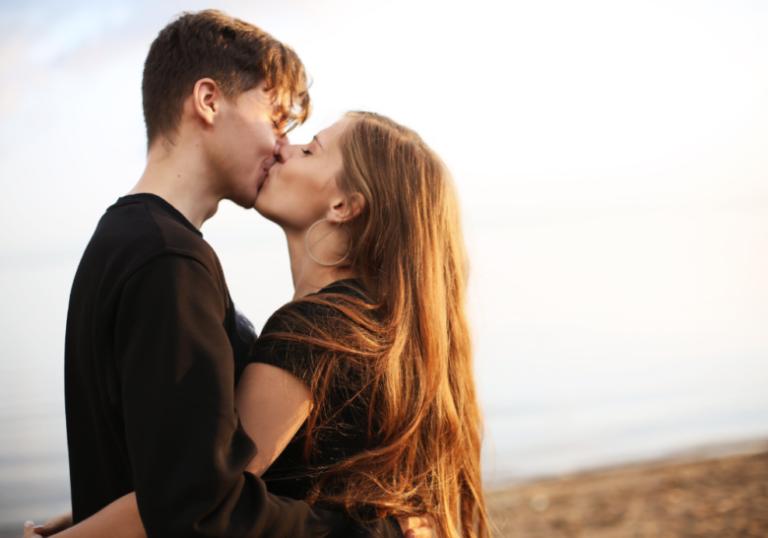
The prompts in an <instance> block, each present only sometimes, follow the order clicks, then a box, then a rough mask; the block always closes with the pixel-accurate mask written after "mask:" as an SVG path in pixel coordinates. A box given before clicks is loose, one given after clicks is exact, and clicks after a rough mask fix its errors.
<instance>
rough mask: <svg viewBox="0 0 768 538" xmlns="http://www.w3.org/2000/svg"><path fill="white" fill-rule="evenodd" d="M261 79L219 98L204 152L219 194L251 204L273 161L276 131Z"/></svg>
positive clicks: (244, 205)
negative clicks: (231, 94)
mask: <svg viewBox="0 0 768 538" xmlns="http://www.w3.org/2000/svg"><path fill="white" fill-rule="evenodd" d="M264 87H265V84H264V83H261V84H259V85H258V86H256V87H255V88H253V89H251V90H248V91H246V92H243V93H241V94H240V95H239V96H237V97H236V98H234V99H231V100H230V99H222V100H221V101H220V102H219V103H220V109H219V114H218V117H217V119H216V122H215V124H214V128H213V131H212V132H211V133H210V137H209V138H208V140H207V141H206V146H207V147H206V152H207V154H208V157H209V162H210V163H211V166H212V172H213V174H214V176H215V181H214V188H215V189H217V191H218V192H217V194H219V195H220V196H221V198H224V199H229V200H232V201H233V202H235V203H236V204H237V205H239V206H242V207H247V208H250V207H253V204H254V202H255V201H256V195H257V194H258V192H259V188H260V187H261V184H262V183H263V182H264V179H266V177H267V174H268V172H269V169H270V167H271V166H272V165H273V164H274V162H275V144H276V142H277V137H278V136H279V133H276V130H275V124H274V121H273V120H274V109H273V105H272V99H271V95H270V94H269V93H268V92H266V91H265V90H264Z"/></svg>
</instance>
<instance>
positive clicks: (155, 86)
mask: <svg viewBox="0 0 768 538" xmlns="http://www.w3.org/2000/svg"><path fill="white" fill-rule="evenodd" d="M206 77H209V78H211V79H213V80H214V81H216V84H218V85H219V88H220V89H221V91H222V93H223V94H224V95H225V96H226V97H227V98H229V99H232V98H235V97H237V96H238V95H240V94H241V93H243V92H245V91H248V90H250V89H252V88H255V87H256V86H257V85H258V84H259V83H261V82H262V81H265V82H266V85H267V89H268V90H269V91H271V92H272V94H273V98H274V105H275V122H276V125H277V128H278V129H280V130H281V131H283V132H287V131H289V130H290V129H292V128H293V127H295V126H296V125H300V124H301V123H303V122H304V121H306V119H307V117H308V116H309V112H310V103H309V92H308V84H307V75H306V72H305V71H304V65H303V64H302V63H301V60H300V59H299V57H298V56H297V55H296V52H295V51H294V50H293V49H292V48H291V47H289V46H288V45H284V44H283V43H281V42H280V41H278V40H277V39H275V38H274V37H272V36H271V35H269V34H268V33H266V32H265V31H264V30H262V29H261V28H258V27H256V26H254V25H252V24H249V23H247V22H244V21H241V20H239V19H235V18H233V17H230V16H229V15H227V14H225V13H222V12H221V11H217V10H212V9H211V10H206V11H199V12H195V13H184V14H182V15H181V16H180V17H179V18H177V19H176V20H174V21H172V22H171V23H170V24H168V26H166V27H165V28H163V30H162V31H161V32H160V34H158V36H157V38H156V39H155V41H154V42H153V43H152V46H151V47H150V49H149V55H147V61H146V62H145V63H144V79H143V80H142V84H141V90H142V97H143V102H144V121H145V123H146V125H147V144H148V145H152V142H153V141H154V140H155V139H156V138H157V137H158V136H165V137H166V138H168V139H169V140H170V141H171V142H172V141H173V138H174V136H175V134H176V133H177V130H178V127H179V121H180V119H181V112H182V108H183V105H184V101H185V99H186V98H187V96H188V95H189V94H190V93H191V92H192V90H193V89H194V87H195V83H196V82H197V81H198V80H200V79H201V78H206Z"/></svg>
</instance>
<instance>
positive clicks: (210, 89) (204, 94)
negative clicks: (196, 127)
mask: <svg viewBox="0 0 768 538" xmlns="http://www.w3.org/2000/svg"><path fill="white" fill-rule="evenodd" d="M221 99H222V95H221V91H220V90H219V85H218V84H216V81H214V80H213V79H211V78H201V79H200V80H198V81H197V82H196V83H195V88H194V90H192V106H193V108H194V110H195V113H196V114H197V115H198V116H199V117H200V119H202V120H203V121H204V122H205V123H206V124H208V125H213V121H214V118H215V117H216V113H217V112H219V107H220V106H221V104H220V102H221Z"/></svg>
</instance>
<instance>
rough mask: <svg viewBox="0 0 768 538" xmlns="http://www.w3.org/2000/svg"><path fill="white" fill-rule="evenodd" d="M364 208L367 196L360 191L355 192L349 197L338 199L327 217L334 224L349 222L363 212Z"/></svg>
mask: <svg viewBox="0 0 768 538" xmlns="http://www.w3.org/2000/svg"><path fill="white" fill-rule="evenodd" d="M364 208H365V198H363V195H362V194H360V193H359V192H355V193H353V194H351V195H350V196H348V197H343V198H339V199H337V200H336V201H335V203H334V204H333V206H331V209H330V210H329V211H328V216H327V217H326V218H327V219H328V222H331V223H333V224H341V223H344V222H349V221H350V220H352V219H354V218H355V217H357V216H358V215H359V214H360V213H362V212H363V209H364Z"/></svg>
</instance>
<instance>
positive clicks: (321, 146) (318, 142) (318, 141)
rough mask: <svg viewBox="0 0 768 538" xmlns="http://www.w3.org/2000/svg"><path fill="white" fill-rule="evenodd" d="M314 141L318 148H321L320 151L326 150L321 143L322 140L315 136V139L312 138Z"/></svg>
mask: <svg viewBox="0 0 768 538" xmlns="http://www.w3.org/2000/svg"><path fill="white" fill-rule="evenodd" d="M312 140H313V141H314V142H317V145H318V146H320V149H325V148H324V147H323V145H322V144H321V143H320V140H319V139H318V138H317V135H315V136H313V137H312Z"/></svg>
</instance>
